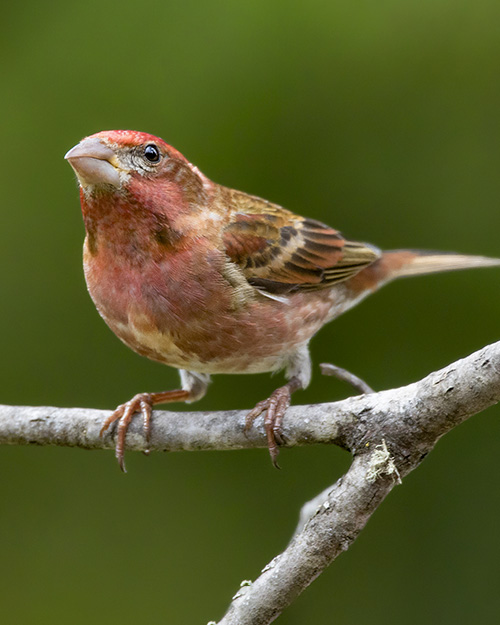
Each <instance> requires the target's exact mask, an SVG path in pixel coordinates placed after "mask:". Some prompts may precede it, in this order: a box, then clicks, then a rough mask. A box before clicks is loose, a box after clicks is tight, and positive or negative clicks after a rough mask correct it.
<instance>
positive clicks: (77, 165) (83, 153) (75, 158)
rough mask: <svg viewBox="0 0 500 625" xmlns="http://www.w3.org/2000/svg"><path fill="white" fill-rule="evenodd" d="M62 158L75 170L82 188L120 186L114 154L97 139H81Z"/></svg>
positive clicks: (116, 160)
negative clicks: (106, 185) (104, 185)
mask: <svg viewBox="0 0 500 625" xmlns="http://www.w3.org/2000/svg"><path fill="white" fill-rule="evenodd" d="M64 158H65V159H66V160H67V161H69V164H70V165H71V167H73V169H74V170H75V173H76V175H77V177H78V180H79V182H80V184H81V186H82V187H86V186H88V185H96V184H98V185H102V184H111V185H113V186H114V187H119V186H120V175H119V171H118V168H117V166H118V159H117V158H116V154H115V152H114V151H113V150H112V149H111V148H110V147H109V146H107V145H106V144H105V143H103V142H102V141H101V140H100V139H98V138H97V137H88V138H87V139H83V140H82V141H80V143H79V144H78V145H75V147H74V148H71V150H70V151H69V152H67V153H66V154H65V156H64Z"/></svg>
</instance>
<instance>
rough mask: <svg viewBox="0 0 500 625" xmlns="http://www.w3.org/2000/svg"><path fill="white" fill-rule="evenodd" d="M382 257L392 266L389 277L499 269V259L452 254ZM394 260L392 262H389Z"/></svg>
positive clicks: (399, 252)
mask: <svg viewBox="0 0 500 625" xmlns="http://www.w3.org/2000/svg"><path fill="white" fill-rule="evenodd" d="M383 257H385V258H387V260H388V261H389V263H388V265H389V266H390V265H393V266H392V267H391V269H392V271H390V277H391V278H392V279H394V278H400V277H404V276H419V275H423V274H426V273H435V272H438V271H455V270H458V269H475V268H478V267H499V266H500V258H488V257H486V256H467V255H466V254H455V253H453V252H427V251H423V250H415V251H414V250H394V251H390V252H384V253H383ZM391 259H394V262H392V263H391V262H390V261H391Z"/></svg>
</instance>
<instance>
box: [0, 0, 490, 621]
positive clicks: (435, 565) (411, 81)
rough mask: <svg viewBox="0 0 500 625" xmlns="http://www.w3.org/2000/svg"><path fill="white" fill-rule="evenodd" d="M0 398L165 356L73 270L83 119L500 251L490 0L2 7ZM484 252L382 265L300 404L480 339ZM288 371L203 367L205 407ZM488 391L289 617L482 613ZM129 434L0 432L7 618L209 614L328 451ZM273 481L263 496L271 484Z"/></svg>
mask: <svg viewBox="0 0 500 625" xmlns="http://www.w3.org/2000/svg"><path fill="white" fill-rule="evenodd" d="M2 12H3V17H2V37H1V39H0V50H1V61H2V62H1V65H0V75H1V93H2V97H1V99H0V119H1V122H0V123H1V138H2V143H1V148H2V149H1V150H0V178H1V182H0V184H1V189H2V197H3V200H2V208H1V215H2V216H1V221H2V227H1V245H0V255H1V266H2V269H3V271H2V276H1V288H2V302H3V303H2V306H1V307H0V314H1V318H0V322H1V326H2V328H3V331H2V336H3V339H2V344H3V348H2V363H3V366H2V376H1V380H2V382H1V384H2V387H1V390H2V393H1V398H0V401H2V402H3V403H12V404H27V405H34V404H40V405H60V406H91V407H99V408H114V407H115V406H116V405H117V404H118V403H121V402H122V401H124V400H126V399H128V398H129V397H130V396H131V395H132V394H134V393H136V392H138V391H147V390H149V391H158V390H166V389H169V388H174V387H176V385H177V373H176V372H175V371H174V370H169V369H167V368H166V367H162V366H160V365H158V364H154V363H151V362H148V361H147V360H145V359H142V358H140V357H139V356H137V355H135V354H134V353H132V352H131V351H130V350H128V349H127V348H126V347H125V346H124V345H122V344H121V343H120V342H119V341H118V340H117V339H116V338H115V337H114V336H113V335H112V333H111V332H110V331H109V330H108V329H107V328H106V326H105V325H104V323H103V322H102V321H101V319H100V318H99V316H98V315H97V313H96V311H95V309H94V306H93V304H92V302H91V301H90V298H89V297H88V295H87V293H86V289H85V284H84V280H83V275H82V269H81V246H82V241H83V226H82V223H81V216H80V209H79V202H78V196H77V186H76V183H75V179H74V175H73V172H72V171H71V169H70V167H69V166H68V165H67V163H65V162H64V160H63V155H64V153H65V152H66V150H68V149H69V148H70V147H72V146H73V145H75V144H76V143H77V142H78V141H79V140H80V138H81V137H83V136H85V135H88V134H91V133H94V132H96V131H99V130H103V129H112V128H133V129H138V130H144V131H148V132H151V133H153V134H157V135H159V136H161V137H163V138H164V139H165V140H166V141H167V142H169V143H172V144H173V145H174V146H176V147H177V148H178V149H180V150H181V151H182V152H183V153H184V154H185V155H186V156H187V157H188V158H189V159H190V160H192V161H193V162H194V163H195V164H196V165H198V167H199V168H200V169H201V170H202V171H204V172H205V173H206V174H207V175H209V176H210V177H211V178H213V179H214V180H216V181H218V182H221V183H223V184H226V185H228V186H232V187H236V188H240V189H243V190H245V191H248V192H250V193H253V194H256V195H260V196H262V197H265V198H268V199H270V200H272V201H275V202H278V203H280V204H282V205H284V206H286V207H288V208H290V209H292V210H295V211H297V212H299V213H302V214H306V215H308V216H311V217H314V218H316V219H321V220H323V221H326V222H328V223H330V224H331V225H333V226H335V227H337V228H339V229H341V230H342V231H343V232H344V233H345V234H347V235H349V236H350V237H353V238H354V239H358V240H366V241H371V242H373V243H376V244H377V245H379V246H381V247H383V248H388V249H390V248H397V247H405V246H406V247H413V248H419V247H420V248H428V249H443V250H455V251H460V252H465V253H471V254H485V255H491V256H499V255H500V244H499V235H498V233H499V230H500V215H499V211H498V201H499V197H500V176H499V174H498V170H499V167H500V125H499V111H500V82H499V70H500V36H499V26H498V25H499V23H500V22H499V21H500V3H498V0H491V1H488V0H476V2H471V1H470V0H469V1H463V0H418V1H417V0H385V1H384V0H383V1H380V2H371V1H366V0H364V1H360V2H350V1H348V0H334V1H331V2H321V1H319V0H307V1H306V0H302V1H301V2H291V1H288V2H283V1H282V0H279V1H274V2H269V1H267V2H264V1H263V0H254V1H253V2H239V3H238V2H229V1H225V2H224V1H212V2H201V0H184V2H182V3H181V2H169V1H167V0H162V1H161V2H160V1H156V0H153V1H150V2H148V3H139V2H133V1H131V0H122V1H121V2H119V3H118V2H111V1H110V0H98V1H97V0H89V1H87V2H85V3H73V2H66V1H65V2H63V1H62V0H61V1H58V2H56V1H54V2H50V3H47V2H45V3H44V2H34V1H33V0H31V1H27V2H21V3H9V4H4V6H3V7H2ZM499 286H500V271H498V270H495V269H489V270H484V271H470V272H464V273H456V274H447V275H440V276H431V277H425V278H418V279H417V278H415V279H411V280H407V281H401V282H399V283H395V284H393V285H391V286H389V287H387V288H386V289H385V290H383V291H382V292H381V293H379V294H377V295H376V296H374V297H373V298H371V299H370V300H368V301H367V302H365V303H363V304H362V305H361V306H359V307H358V308H356V309H355V310H353V311H352V312H350V313H348V314H347V315H346V316H345V317H342V318H340V319H339V320H338V321H336V322H335V323H333V324H331V325H330V326H328V327H326V328H324V329H323V331H322V332H321V333H320V338H316V339H315V340H313V342H312V352H313V358H314V362H315V365H316V368H315V374H316V375H315V377H314V380H313V384H312V385H311V386H310V388H309V389H308V390H307V391H305V392H302V393H300V394H297V396H296V398H295V402H296V403H309V402H317V401H328V400H333V399H339V398H342V397H344V396H346V395H347V394H348V393H349V392H350V389H348V388H347V387H346V386H344V385H343V384H341V383H340V382H337V381H334V380H332V379H330V378H322V377H321V376H320V375H319V371H318V367H317V365H318V364H319V363H320V362H322V361H333V362H335V363H336V364H338V365H341V366H344V367H346V368H348V369H350V370H353V371H354V372H356V373H357V374H358V375H360V376H362V377H364V378H365V379H366V380H367V381H368V382H369V383H370V384H372V385H373V386H374V387H375V388H377V389H383V388H389V387H393V386H397V385H402V384H406V383H408V382H411V381H414V380H416V379H418V378H420V377H422V376H424V375H425V374H426V373H428V372H429V371H431V370H434V369H436V368H439V367H442V366H444V365H446V364H448V363H449V362H451V361H453V360H455V359H457V358H459V357H461V356H464V355H466V354H467V353H470V352H471V351H474V350H476V349H478V348H480V347H482V346H483V345H485V344H487V343H489V342H493V341H495V340H497V339H498V338H499V331H498V317H499V315H500V298H499V296H498V291H499ZM280 380H281V378H279V380H278V378H275V379H271V377H270V376H268V375H259V376H241V377H239V376H235V377H230V376H219V377H217V378H216V379H215V381H214V383H213V385H212V386H211V388H210V392H209V393H208V396H207V397H206V398H205V399H203V400H202V401H201V402H200V403H199V404H197V405H198V406H199V408H200V409H202V410H212V409H225V408H227V409H229V408H249V407H251V406H253V405H254V404H255V403H256V402H257V401H258V400H260V399H262V398H264V397H266V396H267V395H268V394H269V392H270V391H271V390H273V389H274V388H275V386H276V384H277V383H278V382H279V381H280ZM499 415H500V407H496V408H493V409H490V410H488V411H487V412H486V413H484V414H483V415H481V416H479V417H476V418H474V419H472V420H470V422H468V423H466V424H465V425H463V426H462V427H460V428H459V429H458V430H456V431H454V432H452V433H451V434H450V435H449V436H447V437H446V438H445V439H444V440H443V441H441V442H440V443H439V445H438V447H437V449H436V450H435V452H434V453H432V454H431V455H430V457H429V458H428V459H427V460H426V461H425V462H424V463H423V465H422V466H421V467H420V469H419V470H418V471H416V472H415V473H414V474H412V475H411V476H409V477H408V479H406V480H405V483H404V485H403V486H402V487H399V488H397V489H396V490H395V491H394V492H393V494H392V495H391V496H390V498H389V499H388V501H387V502H385V503H384V505H383V506H382V508H381V509H380V510H379V511H378V512H377V514H376V515H375V517H374V518H373V519H372V520H371V521H370V523H369V525H368V527H367V528H366V530H365V531H364V532H363V533H362V535H361V537H360V538H359V540H358V541H357V542H356V543H355V545H354V546H353V547H352V549H351V550H349V552H348V553H347V554H344V555H343V556H342V557H341V558H339V560H338V561H337V562H336V563H335V564H334V566H332V567H331V568H330V569H329V570H328V571H327V572H326V573H325V574H324V575H323V576H322V577H321V578H320V579H319V580H317V581H316V582H315V583H314V584H313V586H312V587H311V588H309V589H308V590H307V591H306V592H305V593H304V594H303V595H302V596H301V597H300V598H299V599H298V601H297V602H296V603H295V604H294V605H293V606H292V607H290V608H289V609H288V610H287V611H286V612H285V613H284V614H283V616H282V617H281V620H280V621H279V622H280V623H283V624H290V625H298V624H299V623H300V624H303V623H321V624H323V623H325V624H326V623H332V622H335V623H343V624H344V625H351V624H353V625H354V624H358V623H364V622H368V621H369V622H370V623H372V624H373V625H376V624H387V623H395V622H401V621H404V622H405V623H406V624H407V625H411V624H419V625H420V624H421V623H427V624H434V623H440V624H442V623H453V624H454V625H457V624H462V623H464V624H465V623H482V624H489V623H498V613H499V611H500V593H499V592H498V587H499V578H500V571H499V561H500V535H499V532H498V515H499V513H500V489H499V488H498V482H499V480H500V469H499V466H498V462H497V457H498V440H499V438H500V422H499V419H498V417H499ZM280 462H281V465H282V468H283V470H282V471H275V470H274V469H273V468H272V467H271V463H270V462H269V458H268V455H267V452H266V451H265V450H255V451H239V452H224V453H222V452H221V453H208V452H207V453H182V454H169V455H166V454H153V455H152V456H151V457H149V458H146V457H144V456H143V455H141V454H132V453H129V454H128V455H127V465H128V469H129V473H128V474H127V475H122V474H121V473H120V472H119V470H118V468H117V466H116V462H115V460H114V457H113V455H112V453H111V452H106V453H105V452H88V451H81V450H76V449H57V448H7V447H4V448H1V449H0V471H1V474H2V476H3V478H2V481H1V486H0V536H1V538H0V540H1V554H2V555H1V564H0V605H1V606H2V607H1V620H2V623H5V625H10V624H11V623H16V624H24V623H37V624H40V625H45V624H51V625H55V624H60V623H61V624H62V623H68V622H69V623H73V624H76V625H79V624H83V623H85V624H87V623H95V624H101V623H116V622H120V623H122V624H123V625H127V624H129V623H137V622H149V623H160V622H162V623H174V624H177V623H182V624H187V625H191V624H195V623H202V624H204V623H206V622H207V621H209V620H211V619H215V620H217V619H218V618H220V617H221V615H222V614H223V612H224V610H225V608H226V606H227V604H228V601H229V599H230V597H231V596H232V595H233V594H234V593H235V591H236V590H237V588H238V585H239V583H240V581H241V580H243V579H251V578H255V577H256V576H257V575H258V573H259V571H260V569H261V568H262V567H263V565H264V564H265V563H266V562H267V561H268V560H270V559H271V558H272V557H273V556H274V555H275V554H276V553H277V552H278V551H279V550H281V549H282V548H283V547H284V546H285V545H286V543H287V541H288V539H289V537H290V534H291V532H292V530H293V528H294V526H295V523H296V518H297V514H298V511H299V509H300V506H301V505H302V503H303V502H304V501H305V500H307V499H309V498H311V497H312V496H314V495H316V494H317V492H319V491H320V490H321V489H323V488H325V487H326V486H327V485H328V484H330V483H332V482H333V481H334V480H335V479H336V478H337V477H339V476H340V475H341V474H342V472H343V471H345V469H346V468H347V466H348V463H349V456H348V455H347V454H346V453H345V452H343V451H341V450H339V449H336V448H333V447H332V448H326V447H324V448H322V447H315V448H309V449H305V448H304V449H293V450H285V451H284V452H282V454H281V459H280ZM270 493H271V494H272V496H270Z"/></svg>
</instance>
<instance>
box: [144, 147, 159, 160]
mask: <svg viewBox="0 0 500 625" xmlns="http://www.w3.org/2000/svg"><path fill="white" fill-rule="evenodd" d="M144 158H146V159H147V160H148V161H149V162H150V163H159V162H160V158H161V155H160V150H159V149H158V148H157V147H156V145H154V143H150V144H149V145H147V146H146V147H145V148H144Z"/></svg>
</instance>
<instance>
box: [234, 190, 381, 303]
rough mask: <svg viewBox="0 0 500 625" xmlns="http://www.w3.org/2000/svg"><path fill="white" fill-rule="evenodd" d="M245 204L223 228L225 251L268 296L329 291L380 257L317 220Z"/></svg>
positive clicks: (256, 202) (259, 203)
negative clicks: (294, 292)
mask: <svg viewBox="0 0 500 625" xmlns="http://www.w3.org/2000/svg"><path fill="white" fill-rule="evenodd" d="M245 199H246V201H245V203H244V206H241V208H242V209H243V210H244V212H236V211H235V212H234V213H233V214H232V218H231V221H230V223H229V224H228V225H227V226H226V228H225V231H224V236H223V241H224V246H225V251H226V254H227V255H228V256H229V258H230V259H231V260H232V261H233V262H235V263H236V264H237V265H238V266H239V267H240V268H241V269H242V271H243V274H244V275H245V277H246V279H247V280H248V282H249V283H250V284H252V285H253V286H256V287H258V288H260V289H263V290H265V291H268V292H269V293H276V294H279V293H289V292H293V291H297V290H305V289H308V290H310V289H324V288H328V287H331V286H333V285H335V284H337V283H339V282H342V281H343V280H347V279H348V278H350V277H351V276H354V275H355V274H357V273H358V272H359V271H361V269H363V267H366V266H367V265H370V264H371V263H373V262H374V261H375V260H376V259H377V258H379V257H380V252H379V251H378V250H377V249H376V248H374V247H371V246H370V245H365V244H364V243H355V242H352V241H346V240H345V239H344V237H343V236H342V234H341V233H340V232H338V231H337V230H334V229H333V228H330V227H329V226H326V225H325V224H323V223H321V222H319V221H315V220H313V219H306V218H304V217H299V216H298V215H294V214H293V213H291V212H290V211H287V210H285V209H283V208H281V207H279V206H276V205H275V204H270V203H268V202H265V201H264V200H260V199H259V198H251V197H250V196H245ZM249 199H251V200H253V201H252V202H251V206H250V205H249V204H250V202H249V201H248V200H249Z"/></svg>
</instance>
